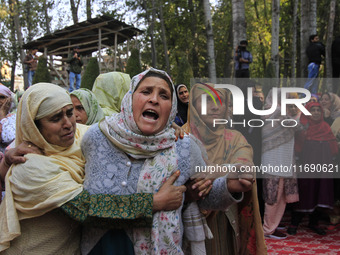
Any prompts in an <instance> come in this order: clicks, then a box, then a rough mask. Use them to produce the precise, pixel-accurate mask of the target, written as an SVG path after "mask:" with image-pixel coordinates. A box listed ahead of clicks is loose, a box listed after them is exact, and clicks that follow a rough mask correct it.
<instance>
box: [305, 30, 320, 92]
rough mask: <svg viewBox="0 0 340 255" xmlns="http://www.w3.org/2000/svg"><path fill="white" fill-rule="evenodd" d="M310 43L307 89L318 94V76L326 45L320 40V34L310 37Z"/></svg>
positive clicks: (307, 51) (307, 50)
mask: <svg viewBox="0 0 340 255" xmlns="http://www.w3.org/2000/svg"><path fill="white" fill-rule="evenodd" d="M309 42H310V43H309V45H308V47H307V49H306V54H307V57H308V60H309V62H308V63H309V64H308V80H307V82H306V83H305V86H304V87H305V89H308V90H309V91H310V92H311V93H312V94H317V92H318V85H319V83H318V82H317V81H316V78H317V77H318V76H319V70H320V65H321V61H322V56H325V45H323V44H322V43H321V42H320V41H319V36H318V35H311V36H310V37H309Z"/></svg>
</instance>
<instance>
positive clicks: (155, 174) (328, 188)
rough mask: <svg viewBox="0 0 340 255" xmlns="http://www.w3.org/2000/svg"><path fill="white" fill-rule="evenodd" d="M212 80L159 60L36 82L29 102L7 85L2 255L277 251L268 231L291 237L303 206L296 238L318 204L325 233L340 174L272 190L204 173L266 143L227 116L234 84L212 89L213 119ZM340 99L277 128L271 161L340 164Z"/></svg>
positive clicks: (250, 180) (281, 181) (267, 133)
mask: <svg viewBox="0 0 340 255" xmlns="http://www.w3.org/2000/svg"><path fill="white" fill-rule="evenodd" d="M206 86H210V87H214V84H201V83H197V84H195V85H194V86H192V88H191V90H190V91H189V89H188V87H187V86H186V85H184V84H179V85H177V86H176V87H175V86H174V85H173V83H172V80H171V78H170V77H169V75H168V74H167V73H166V72H164V71H161V70H157V69H154V68H150V69H148V70H146V71H144V72H142V73H140V74H138V75H136V76H135V77H133V78H132V79H130V77H129V75H127V74H124V73H120V72H111V73H106V74H101V75H99V76H98V77H97V79H96V81H95V84H94V87H93V90H92V91H90V90H87V89H79V90H75V91H73V92H72V93H71V94H69V93H68V92H67V91H66V90H65V89H63V88H61V87H59V86H57V85H53V84H49V83H38V84H35V85H33V86H31V87H30V88H29V89H28V90H27V91H25V92H24V94H23V95H22V97H21V98H19V96H17V99H16V101H17V102H19V103H18V105H17V107H15V104H13V103H12V102H14V101H15V100H14V95H13V94H12V92H11V91H10V90H9V89H8V88H6V87H5V86H3V85H1V86H0V119H1V120H0V124H1V127H2V129H1V138H2V139H1V141H2V145H3V148H6V147H7V149H6V151H5V150H3V154H2V160H1V163H0V176H1V180H2V184H3V187H2V189H3V190H4V194H5V196H4V198H3V201H2V203H1V205H0V229H1V231H0V254H195V255H196V254H214V255H215V254H266V245H265V240H264V236H265V235H267V236H270V237H279V238H280V234H278V233H277V232H276V233H275V231H276V229H277V227H278V225H279V223H280V220H281V218H282V215H283V213H284V211H285V207H286V203H293V202H294V203H295V207H294V213H293V214H292V215H293V216H292V225H291V226H290V228H289V229H288V230H289V231H290V233H291V234H294V231H295V233H296V229H297V226H298V224H299V222H300V221H301V217H302V216H303V214H302V212H313V213H311V215H312V216H311V219H310V227H311V229H312V230H314V231H315V232H316V233H318V234H320V235H322V234H325V233H324V232H322V231H323V230H322V229H320V228H319V227H318V225H317V219H318V217H319V216H318V214H316V213H314V212H318V210H316V208H317V207H328V208H332V207H333V205H334V201H335V199H334V196H333V187H334V186H333V179H297V178H296V176H294V175H293V174H288V175H286V176H281V175H276V176H267V178H266V179H264V180H265V181H263V183H262V184H263V191H262V190H258V186H257V185H256V184H257V182H256V176H255V174H254V173H242V172H239V171H236V172H219V173H209V172H205V173H202V172H201V173H198V172H197V171H196V170H197V166H201V167H202V168H203V167H209V166H213V165H224V166H232V167H235V168H236V169H238V170H239V169H240V168H241V167H242V166H251V165H253V164H254V163H253V162H254V161H255V158H254V156H253V151H256V149H257V148H256V146H255V144H253V145H251V144H249V143H248V142H249V141H247V139H246V138H245V137H247V136H244V135H242V133H240V132H238V131H236V130H232V129H230V128H228V127H227V126H224V125H219V126H215V125H214V123H213V122H214V119H216V118H219V119H228V118H232V116H230V111H229V110H228V106H229V104H230V100H231V98H230V95H229V93H228V91H226V90H224V89H215V92H216V94H215V95H213V97H214V99H216V100H217V99H218V100H220V102H221V104H216V103H215V101H214V99H213V98H208V99H207V102H206V103H207V114H201V105H202V103H203V102H202V101H201V100H202V97H201V95H202V94H203V93H205V92H204V88H205V87H206ZM255 92H256V91H255ZM257 94H261V93H254V96H257ZM270 95H271V93H269V96H268V98H267V100H266V104H265V106H264V107H265V108H266V107H270V105H271V98H270ZM291 96H292V97H294V96H296V95H291ZM326 97H329V100H328V101H330V103H329V102H328V105H327V104H326V101H327V100H326V99H325V98H326ZM332 98H333V99H332ZM334 98H337V96H336V95H334V94H325V95H323V96H322V97H321V100H320V104H319V103H318V102H311V103H308V104H307V106H306V107H307V109H308V110H310V112H311V113H312V115H311V116H304V115H302V114H300V113H298V111H297V109H296V108H294V107H293V106H288V113H289V118H294V119H295V120H300V122H301V124H299V126H298V127H297V128H295V129H288V130H287V129H282V128H281V127H276V126H275V127H272V128H269V127H266V126H265V127H263V130H262V133H263V139H262V140H263V146H262V147H263V149H262V153H257V154H258V155H260V157H262V162H266V163H267V164H270V163H273V164H274V163H278V162H279V163H280V164H293V163H294V161H295V155H297V156H298V157H299V162H301V164H305V163H306V164H307V163H308V164H310V163H315V164H317V163H320V162H323V163H330V162H332V160H333V156H335V155H337V152H338V146H337V143H336V138H335V137H334V135H333V132H334V133H335V134H336V135H337V134H340V128H337V126H338V125H339V124H338V123H339V120H338V119H337V117H338V115H337V114H338V112H337V111H340V99H339V98H337V99H334ZM336 100H338V101H339V102H338V104H339V107H338V110H336V107H337V106H335V105H336V104H337V103H336ZM261 101H263V100H261ZM12 109H15V110H12ZM189 111H190V114H189ZM275 114H277V112H275V113H274V115H275ZM323 114H324V115H325V120H324V116H323ZM300 115H301V116H300ZM13 116H14V117H13ZM326 118H328V119H327V120H326ZM331 120H332V121H334V124H333V125H332V129H333V132H332V131H331V128H330V126H329V124H327V123H330V121H331ZM326 121H327V122H326ZM174 123H176V124H174ZM180 127H181V128H180ZM183 131H185V132H186V133H185V135H183ZM339 138H340V137H339ZM294 148H295V149H294ZM321 152H322V153H321ZM273 158H275V160H276V162H271V160H272V159H273ZM256 162H258V161H256ZM301 187H303V188H301ZM258 192H259V194H261V195H259V196H262V193H263V195H264V201H265V206H264V211H265V213H264V216H263V219H262V218H261V213H260V211H261V210H260V207H261V203H260V205H259V196H258ZM315 217H317V218H315ZM281 237H282V236H281Z"/></svg>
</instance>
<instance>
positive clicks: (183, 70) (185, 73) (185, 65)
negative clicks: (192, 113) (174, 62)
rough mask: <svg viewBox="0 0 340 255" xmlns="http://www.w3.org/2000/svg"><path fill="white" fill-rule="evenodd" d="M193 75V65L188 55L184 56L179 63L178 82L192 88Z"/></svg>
mask: <svg viewBox="0 0 340 255" xmlns="http://www.w3.org/2000/svg"><path fill="white" fill-rule="evenodd" d="M191 78H194V77H193V72H192V69H191V66H190V64H189V62H188V60H187V58H186V57H182V58H180V60H179V63H178V71H177V78H176V84H185V85H186V86H187V87H188V89H189V90H190V79H191Z"/></svg>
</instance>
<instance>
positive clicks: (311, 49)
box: [306, 42, 325, 65]
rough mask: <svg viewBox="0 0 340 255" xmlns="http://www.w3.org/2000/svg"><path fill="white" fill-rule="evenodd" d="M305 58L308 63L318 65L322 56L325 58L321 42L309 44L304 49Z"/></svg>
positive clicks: (323, 46)
mask: <svg viewBox="0 0 340 255" xmlns="http://www.w3.org/2000/svg"><path fill="white" fill-rule="evenodd" d="M306 53H307V57H308V59H309V63H315V64H318V65H320V64H321V61H322V58H321V55H322V56H325V45H323V44H322V43H321V42H311V43H310V44H309V45H308V47H307V49H306Z"/></svg>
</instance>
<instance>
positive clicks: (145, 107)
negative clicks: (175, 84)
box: [132, 77, 172, 135]
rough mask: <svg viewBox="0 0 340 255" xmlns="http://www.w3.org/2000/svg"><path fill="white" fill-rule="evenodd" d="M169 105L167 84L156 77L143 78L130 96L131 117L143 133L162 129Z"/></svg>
mask: <svg viewBox="0 0 340 255" xmlns="http://www.w3.org/2000/svg"><path fill="white" fill-rule="evenodd" d="M171 107H172V96H171V90H170V88H169V85H168V83H167V82H166V81H165V80H163V79H161V78H158V77H147V78H145V79H144V80H143V81H142V82H140V83H139V85H138V87H137V89H136V90H135V92H134V93H133V96H132V111H133V118H134V120H135V122H136V124H137V126H138V128H139V130H140V131H141V132H142V133H143V134H144V135H154V134H157V133H159V132H160V131H162V130H163V129H164V127H165V125H166V123H167V122H168V119H169V115H170V112H171Z"/></svg>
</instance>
